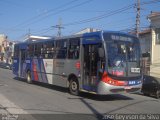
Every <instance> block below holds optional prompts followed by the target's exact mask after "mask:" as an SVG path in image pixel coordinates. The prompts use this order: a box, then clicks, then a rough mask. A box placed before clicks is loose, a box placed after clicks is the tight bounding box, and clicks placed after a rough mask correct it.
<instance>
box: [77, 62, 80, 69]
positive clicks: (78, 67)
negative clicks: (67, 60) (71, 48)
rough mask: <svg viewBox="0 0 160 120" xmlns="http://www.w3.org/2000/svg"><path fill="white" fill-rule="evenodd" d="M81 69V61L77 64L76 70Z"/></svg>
mask: <svg viewBox="0 0 160 120" xmlns="http://www.w3.org/2000/svg"><path fill="white" fill-rule="evenodd" d="M80 67H81V64H80V61H78V62H76V68H77V69H80Z"/></svg>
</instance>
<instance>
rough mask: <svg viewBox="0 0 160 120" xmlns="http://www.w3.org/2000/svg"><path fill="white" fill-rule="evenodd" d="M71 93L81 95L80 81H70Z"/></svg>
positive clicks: (72, 79)
mask: <svg viewBox="0 0 160 120" xmlns="http://www.w3.org/2000/svg"><path fill="white" fill-rule="evenodd" d="M69 92H70V94H72V95H76V96H77V95H79V84H78V80H76V79H74V78H71V80H70V81H69Z"/></svg>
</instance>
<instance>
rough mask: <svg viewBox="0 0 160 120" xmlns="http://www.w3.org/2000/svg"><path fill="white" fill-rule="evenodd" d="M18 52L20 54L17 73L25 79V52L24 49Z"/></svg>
mask: <svg viewBox="0 0 160 120" xmlns="http://www.w3.org/2000/svg"><path fill="white" fill-rule="evenodd" d="M19 52H20V53H19V73H18V74H19V76H20V77H25V68H26V63H25V59H26V50H25V49H21V50H20V51H19Z"/></svg>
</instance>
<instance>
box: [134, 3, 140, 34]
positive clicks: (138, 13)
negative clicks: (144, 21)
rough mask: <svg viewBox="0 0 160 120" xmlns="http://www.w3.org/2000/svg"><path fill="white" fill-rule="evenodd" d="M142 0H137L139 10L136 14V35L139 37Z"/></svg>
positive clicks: (137, 9)
mask: <svg viewBox="0 0 160 120" xmlns="http://www.w3.org/2000/svg"><path fill="white" fill-rule="evenodd" d="M140 9H141V8H140V0H137V4H136V11H137V15H136V30H135V31H136V36H137V37H139V30H140V27H139V26H140Z"/></svg>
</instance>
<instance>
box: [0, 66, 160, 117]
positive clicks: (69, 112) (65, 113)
mask: <svg viewBox="0 0 160 120" xmlns="http://www.w3.org/2000/svg"><path fill="white" fill-rule="evenodd" d="M0 113H7V114H10V115H13V114H18V115H19V116H18V117H19V118H21V117H23V119H30V120H31V119H35V120H37V119H38V120H39V119H42V120H43V119H50V120H51V119H53V118H56V119H63V120H70V119H75V118H76V119H79V120H80V119H88V120H90V119H93V120H94V119H95V120H98V119H100V118H102V119H112V118H113V117H108V115H111V114H114V115H115V114H147V115H150V114H160V100H157V99H155V98H152V97H146V96H143V95H138V94H127V93H126V94H123V95H106V96H97V95H92V94H87V93H81V95H80V96H73V95H70V94H69V93H68V90H67V89H64V88H60V87H55V86H51V85H43V84H39V83H34V84H28V83H26V82H25V81H24V80H22V79H17V78H15V76H14V75H13V74H12V71H11V70H8V69H2V68H0ZM21 114H23V116H21ZM24 114H25V115H24ZM106 116H107V117H106ZM14 117H15V118H16V117H17V116H14ZM148 117H152V116H148ZM153 117H154V116H153ZM157 117H158V116H157ZM0 118H1V117H0ZM159 119H160V118H159Z"/></svg>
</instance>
